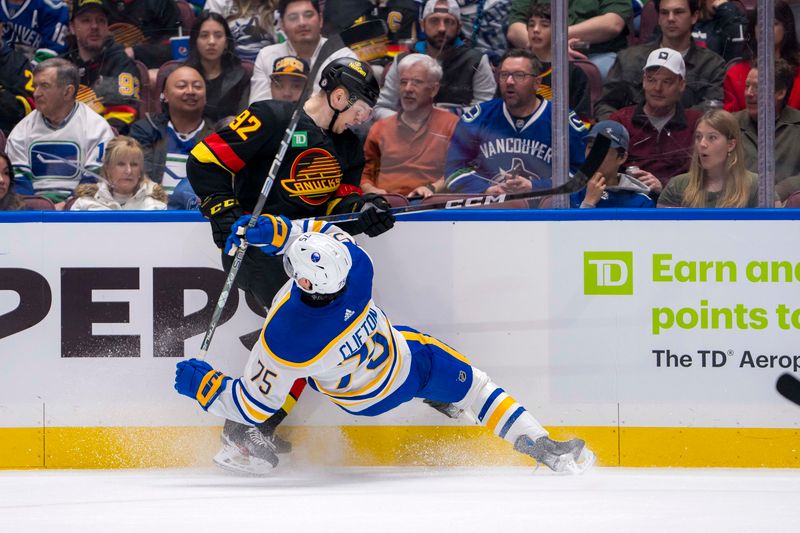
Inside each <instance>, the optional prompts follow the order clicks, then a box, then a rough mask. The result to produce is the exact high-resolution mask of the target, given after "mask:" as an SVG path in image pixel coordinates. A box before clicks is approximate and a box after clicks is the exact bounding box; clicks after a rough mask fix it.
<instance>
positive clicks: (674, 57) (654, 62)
mask: <svg viewBox="0 0 800 533" xmlns="http://www.w3.org/2000/svg"><path fill="white" fill-rule="evenodd" d="M657 67H664V68H665V69H667V70H669V71H670V72H673V73H675V74H677V75H678V76H680V77H681V78H683V79H686V63H684V62H683V56H681V54H680V52H677V51H675V50H673V49H672V48H657V49H655V50H653V51H652V52H650V55H649V56H647V63H646V64H645V66H644V68H643V69H642V70H643V71H645V70H647V69H649V68H657Z"/></svg>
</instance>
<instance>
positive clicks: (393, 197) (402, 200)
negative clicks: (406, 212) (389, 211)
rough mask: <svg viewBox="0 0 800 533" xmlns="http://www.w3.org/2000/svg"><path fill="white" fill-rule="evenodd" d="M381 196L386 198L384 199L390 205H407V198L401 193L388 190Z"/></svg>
mask: <svg viewBox="0 0 800 533" xmlns="http://www.w3.org/2000/svg"><path fill="white" fill-rule="evenodd" d="M381 196H383V197H384V198H386V201H387V202H389V205H390V206H392V207H406V206H407V205H408V198H406V197H405V196H404V195H402V194H398V193H394V192H389V193H386V194H382V195H381Z"/></svg>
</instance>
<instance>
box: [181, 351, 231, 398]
mask: <svg viewBox="0 0 800 533" xmlns="http://www.w3.org/2000/svg"><path fill="white" fill-rule="evenodd" d="M230 379H231V378H229V377H227V376H225V374H223V373H222V372H220V371H219V370H214V369H213V368H212V367H211V365H209V364H208V363H206V362H205V361H201V360H200V359H186V360H185V361H180V362H179V363H178V365H177V369H176V370H175V390H176V391H178V393H179V394H183V395H184V396H188V397H189V398H194V399H195V400H197V401H198V403H200V407H202V408H203V409H204V410H206V411H208V406H209V405H211V404H212V403H213V402H214V400H216V399H217V396H219V395H220V393H221V392H222V391H223V390H225V383H226V382H227V381H230Z"/></svg>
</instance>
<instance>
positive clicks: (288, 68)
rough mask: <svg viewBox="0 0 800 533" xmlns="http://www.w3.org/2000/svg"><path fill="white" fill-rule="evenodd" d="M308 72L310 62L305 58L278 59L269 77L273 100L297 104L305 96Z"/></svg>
mask: <svg viewBox="0 0 800 533" xmlns="http://www.w3.org/2000/svg"><path fill="white" fill-rule="evenodd" d="M308 70H309V69H308V62H307V61H306V60H305V59H303V58H300V57H297V56H283V57H279V58H278V59H276V60H275V62H274V63H273V65H272V74H270V76H269V80H270V88H271V90H272V99H273V100H282V101H284V102H292V103H296V102H297V101H298V100H299V99H300V95H301V94H303V87H305V84H306V80H307V79H308Z"/></svg>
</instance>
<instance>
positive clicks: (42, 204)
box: [22, 195, 56, 211]
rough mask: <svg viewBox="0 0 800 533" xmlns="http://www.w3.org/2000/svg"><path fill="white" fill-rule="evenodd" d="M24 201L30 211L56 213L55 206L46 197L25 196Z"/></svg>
mask: <svg viewBox="0 0 800 533" xmlns="http://www.w3.org/2000/svg"><path fill="white" fill-rule="evenodd" d="M22 201H23V202H25V207H26V208H27V209H28V211H55V209H56V206H55V204H54V203H53V202H52V201H51V200H50V199H49V198H45V197H44V196H27V195H26V196H23V197H22Z"/></svg>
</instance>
